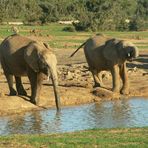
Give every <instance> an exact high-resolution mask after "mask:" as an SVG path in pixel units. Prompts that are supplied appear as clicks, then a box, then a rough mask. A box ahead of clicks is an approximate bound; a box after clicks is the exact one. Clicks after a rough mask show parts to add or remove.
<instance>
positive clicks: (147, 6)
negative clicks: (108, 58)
mask: <svg viewBox="0 0 148 148" xmlns="http://www.w3.org/2000/svg"><path fill="white" fill-rule="evenodd" d="M16 20H17V21H18V20H19V21H23V22H24V23H29V24H31V23H32V24H46V23H50V22H57V21H59V20H79V23H74V24H73V25H74V28H75V29H76V30H79V31H89V30H91V31H97V30H119V31H124V30H145V29H147V28H148V23H147V22H148V0H0V22H4V21H16Z"/></svg>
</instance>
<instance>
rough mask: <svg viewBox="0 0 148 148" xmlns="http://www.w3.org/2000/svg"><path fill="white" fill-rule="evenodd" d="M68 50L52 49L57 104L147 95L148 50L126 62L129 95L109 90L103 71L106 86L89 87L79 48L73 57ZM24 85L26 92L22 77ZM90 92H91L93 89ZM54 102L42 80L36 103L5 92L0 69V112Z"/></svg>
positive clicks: (89, 75) (108, 80)
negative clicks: (58, 99) (57, 93)
mask: <svg viewBox="0 0 148 148" xmlns="http://www.w3.org/2000/svg"><path fill="white" fill-rule="evenodd" d="M71 52H72V51H68V50H67V51H65V52H63V54H62V55H61V54H60V53H61V50H56V55H57V58H58V61H59V65H58V74H59V84H60V87H59V89H60V95H61V104H62V106H63V105H75V104H83V103H89V102H99V101H100V100H103V99H120V98H125V97H126V98H128V97H130V96H143V97H146V98H148V83H147V82H148V52H140V57H139V58H138V59H137V60H135V61H134V62H133V63H127V66H128V74H129V81H130V94H129V96H122V95H119V94H113V93H112V92H111V91H110V90H111V87H112V86H111V83H112V82H111V81H112V80H111V75H110V73H109V72H103V81H104V83H105V85H106V88H107V89H98V88H97V90H96V89H95V90H94V89H93V87H92V86H93V79H92V76H91V73H90V72H89V71H88V67H87V64H86V62H85V58H84V54H83V51H80V52H79V53H78V56H75V57H74V58H73V59H68V55H70V53H71ZM23 83H24V87H25V89H26V91H27V93H28V96H30V84H29V81H28V79H27V78H26V77H24V78H23ZM93 92H94V93H93ZM53 106H55V103H54V94H53V90H52V86H51V82H50V83H49V82H47V81H46V80H45V81H44V82H43V88H42V94H41V99H40V103H39V106H35V105H33V104H31V103H30V102H29V97H24V96H8V86H7V82H6V79H5V77H4V75H3V72H2V71H1V72H0V115H6V114H13V113H19V112H22V111H28V110H36V109H42V108H48V107H53Z"/></svg>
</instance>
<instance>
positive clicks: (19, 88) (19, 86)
mask: <svg viewBox="0 0 148 148" xmlns="http://www.w3.org/2000/svg"><path fill="white" fill-rule="evenodd" d="M15 81H16V89H17V92H18V95H24V96H26V95H27V93H26V91H25V89H24V87H23V85H22V81H21V77H16V76H15Z"/></svg>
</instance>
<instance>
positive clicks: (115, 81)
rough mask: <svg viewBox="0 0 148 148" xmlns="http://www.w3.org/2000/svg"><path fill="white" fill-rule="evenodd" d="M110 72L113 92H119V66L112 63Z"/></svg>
mask: <svg viewBox="0 0 148 148" xmlns="http://www.w3.org/2000/svg"><path fill="white" fill-rule="evenodd" d="M111 74H112V81H113V88H112V90H113V92H117V93H119V92H120V79H119V78H120V77H119V66H118V65H114V66H113V68H112V69H111Z"/></svg>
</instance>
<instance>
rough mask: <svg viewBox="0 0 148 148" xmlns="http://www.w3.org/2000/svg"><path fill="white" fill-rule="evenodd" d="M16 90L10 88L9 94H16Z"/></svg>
mask: <svg viewBox="0 0 148 148" xmlns="http://www.w3.org/2000/svg"><path fill="white" fill-rule="evenodd" d="M16 95H17V92H16V91H15V90H14V89H11V90H10V93H9V96H16Z"/></svg>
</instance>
